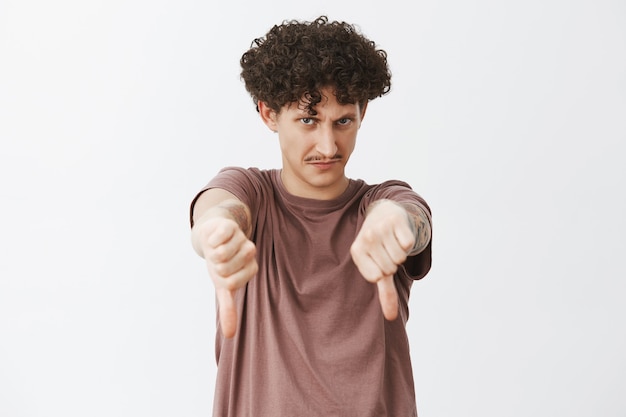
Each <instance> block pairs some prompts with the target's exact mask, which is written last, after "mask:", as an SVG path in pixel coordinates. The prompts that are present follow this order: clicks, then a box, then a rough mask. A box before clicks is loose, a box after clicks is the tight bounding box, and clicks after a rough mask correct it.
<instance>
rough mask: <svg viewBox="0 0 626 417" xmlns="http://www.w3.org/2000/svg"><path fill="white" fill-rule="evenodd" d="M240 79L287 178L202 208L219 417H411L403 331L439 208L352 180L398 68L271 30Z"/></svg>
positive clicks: (356, 40)
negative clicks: (371, 111) (362, 139)
mask: <svg viewBox="0 0 626 417" xmlns="http://www.w3.org/2000/svg"><path fill="white" fill-rule="evenodd" d="M241 66H242V73H241V75H242V79H243V80H244V82H245V85H246V89H247V90H248V92H249V93H250V94H251V96H252V99H253V102H254V103H255V104H256V106H257V111H258V113H259V115H260V116H261V118H262V120H263V122H264V123H265V124H266V125H267V127H268V128H269V129H271V130H272V131H274V132H276V133H277V134H278V141H279V142H280V148H281V153H282V169H275V170H259V169H256V168H248V169H244V168H237V167H229V168H225V169H222V170H221V171H220V172H219V174H218V175H217V176H216V177H215V178H213V179H212V180H211V181H210V182H209V184H208V185H207V186H206V187H205V188H204V189H203V190H201V191H200V193H199V194H198V195H197V196H196V198H195V199H194V200H193V202H192V205H191V216H192V218H191V224H192V243H193V246H194V249H195V250H196V252H197V253H198V254H199V255H200V256H202V257H203V258H204V259H205V260H206V265H207V268H208V272H209V275H210V277H211V279H212V280H213V283H214V285H215V289H216V295H217V302H218V318H219V320H218V334H217V339H216V356H217V363H218V374H217V382H216V392H215V402H214V415H215V416H220V417H221V416H257V417H258V416H271V417H279V416H288V417H294V416H297V417H301V416H324V417H328V416H342V417H345V416H359V417H367V416H416V415H417V410H416V403H415V394H414V387H413V376H412V369H411V362H410V357H409V344H408V338H407V334H406V330H405V325H406V321H407V319H408V298H409V291H410V288H411V284H412V282H413V281H414V280H416V279H420V278H422V277H424V276H425V275H426V274H427V272H428V271H429V269H430V265H431V218H430V209H429V207H428V206H427V204H426V202H425V201H424V200H423V199H422V198H421V197H420V196H419V195H417V194H416V193H415V192H414V191H412V190H411V188H410V187H409V185H408V184H406V183H404V182H400V181H387V182H384V183H382V184H377V185H368V184H366V183H365V182H364V181H362V180H354V179H349V178H347V177H346V175H345V172H344V170H345V166H346V164H347V162H348V159H349V157H350V155H351V153H352V151H353V149H354V146H355V143H356V137H357V132H358V130H359V128H360V127H361V122H362V120H363V117H364V116H365V111H366V109H367V104H368V102H369V101H370V100H373V99H375V98H377V97H380V96H382V95H384V94H386V93H387V92H388V91H389V89H390V85H391V84H390V80H391V75H390V72H389V69H388V66H387V55H386V53H385V52H384V51H383V50H380V49H376V47H375V44H374V43H373V42H371V41H370V40H368V39H367V38H365V37H364V36H363V35H362V34H360V33H359V32H358V31H357V30H356V29H355V27H354V26H352V25H349V24H347V23H345V22H329V21H328V20H327V18H326V17H324V16H322V17H320V18H318V19H316V20H315V21H313V22H298V21H285V22H283V23H282V24H281V25H277V26H274V27H273V28H272V29H271V30H270V31H269V32H268V33H267V34H266V36H265V37H263V38H259V39H256V40H255V42H254V44H253V47H252V48H251V49H250V50H248V51H247V52H246V53H245V54H244V55H243V56H242V58H241Z"/></svg>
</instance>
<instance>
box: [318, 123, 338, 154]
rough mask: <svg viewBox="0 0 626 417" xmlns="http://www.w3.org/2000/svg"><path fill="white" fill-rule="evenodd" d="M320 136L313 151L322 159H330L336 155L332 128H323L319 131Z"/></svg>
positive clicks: (336, 149) (335, 143)
mask: <svg viewBox="0 0 626 417" xmlns="http://www.w3.org/2000/svg"><path fill="white" fill-rule="evenodd" d="M320 130H321V131H320V136H319V139H318V141H317V144H316V146H315V150H316V151H317V152H318V153H319V154H320V155H322V156H323V157H324V158H332V157H334V156H335V155H336V154H337V151H338V148H337V142H336V141H335V134H334V132H333V130H332V128H329V127H324V128H322V129H320Z"/></svg>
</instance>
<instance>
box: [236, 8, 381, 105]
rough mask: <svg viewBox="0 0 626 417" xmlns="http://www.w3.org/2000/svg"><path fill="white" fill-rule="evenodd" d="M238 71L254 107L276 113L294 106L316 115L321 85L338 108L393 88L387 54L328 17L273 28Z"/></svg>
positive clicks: (356, 31)
mask: <svg viewBox="0 0 626 417" xmlns="http://www.w3.org/2000/svg"><path fill="white" fill-rule="evenodd" d="M241 68H242V71H241V78H242V79H243V80H244V82H245V85H246V90H248V92H249V93H250V95H251V96H252V100H253V102H254V104H258V102H259V101H263V102H265V103H267V105H268V107H269V108H271V109H272V110H274V111H276V112H280V109H281V108H282V107H283V106H284V105H285V104H288V103H294V102H298V103H299V105H300V106H301V108H303V109H305V110H307V111H308V112H309V114H311V115H315V114H316V111H315V109H314V107H315V105H316V104H318V103H319V102H320V101H321V99H322V95H321V92H320V90H321V89H322V88H324V87H331V88H333V89H334V90H335V95H336V97H337V101H338V102H339V103H341V104H354V103H359V104H361V105H363V104H365V103H366V102H367V101H369V100H373V99H375V98H377V97H380V96H382V95H384V94H387V93H388V92H389V90H390V89H391V72H390V70H389V67H388V65H387V53H386V52H385V51H384V50H382V49H377V47H376V44H375V43H374V42H372V41H370V40H369V39H367V38H366V37H365V36H364V35H362V34H361V33H360V32H359V31H358V30H357V29H356V28H355V27H354V26H353V25H351V24H348V23H345V22H338V21H334V22H329V21H328V18H327V17H326V16H320V17H318V18H317V19H315V20H314V21H312V22H299V21H296V20H290V21H288V20H285V21H283V22H282V24H281V25H276V26H274V27H273V28H272V29H271V30H270V31H269V32H268V33H267V34H266V35H265V37H263V38H257V39H255V40H254V41H253V42H252V45H251V47H250V49H249V50H248V51H247V52H245V53H244V54H243V56H242V57H241ZM258 109H259V108H258V105H257V111H258Z"/></svg>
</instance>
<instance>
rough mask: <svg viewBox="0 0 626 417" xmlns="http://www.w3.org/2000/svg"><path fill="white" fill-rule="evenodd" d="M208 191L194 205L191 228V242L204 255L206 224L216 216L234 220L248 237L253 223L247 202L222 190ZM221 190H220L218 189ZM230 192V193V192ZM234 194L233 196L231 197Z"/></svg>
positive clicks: (197, 251) (199, 253)
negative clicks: (203, 243) (203, 244)
mask: <svg viewBox="0 0 626 417" xmlns="http://www.w3.org/2000/svg"><path fill="white" fill-rule="evenodd" d="M211 191H213V190H209V191H206V192H205V193H204V194H207V195H206V196H205V195H204V194H203V195H202V196H200V198H199V199H198V201H197V203H196V205H195V207H194V216H193V219H194V226H193V227H192V229H191V242H192V245H193V248H194V250H195V251H196V253H198V255H200V256H203V249H202V242H203V240H204V239H206V236H205V235H206V224H207V222H209V221H211V220H213V219H215V218H223V219H229V220H232V221H233V222H235V223H236V224H237V226H238V227H239V229H240V230H241V231H242V232H243V233H244V234H245V236H246V237H247V238H250V237H251V234H252V224H251V215H250V209H249V208H248V206H247V205H246V204H244V203H243V202H241V201H240V200H238V199H236V198H234V196H232V195H227V194H224V193H220V192H215V193H211ZM216 191H220V190H216ZM228 194H230V193H228ZM231 196H232V197H231Z"/></svg>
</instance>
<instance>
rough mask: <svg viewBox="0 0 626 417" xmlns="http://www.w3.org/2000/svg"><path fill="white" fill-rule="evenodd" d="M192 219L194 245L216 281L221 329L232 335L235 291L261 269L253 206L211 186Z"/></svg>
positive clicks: (235, 319) (226, 334) (198, 204)
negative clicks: (255, 243) (253, 228)
mask: <svg viewBox="0 0 626 417" xmlns="http://www.w3.org/2000/svg"><path fill="white" fill-rule="evenodd" d="M193 222H194V225H193V227H192V229H191V241H192V245H193V247H194V249H195V251H196V253H198V255H200V256H201V257H203V258H204V259H205V261H206V265H207V270H208V272H209V276H210V277H211V279H212V281H213V284H214V285H215V289H216V294H217V301H218V306H219V315H220V325H221V327H222V332H223V333H224V336H226V337H232V336H234V334H235V332H236V330H237V310H236V307H235V299H234V294H235V291H236V290H237V289H238V288H241V287H242V286H244V285H245V284H246V283H247V282H248V281H250V279H252V278H253V277H254V275H255V274H256V273H257V270H258V265H257V262H256V247H255V245H254V243H253V242H252V241H250V234H251V231H252V226H251V216H250V210H249V208H248V207H247V206H246V205H245V204H244V203H243V202H241V201H240V200H238V199H237V198H236V197H235V196H234V195H233V194H231V193H229V192H228V191H225V190H221V189H211V190H207V191H205V192H204V193H202V195H200V197H198V200H197V201H196V203H195V205H194V212H193Z"/></svg>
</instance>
